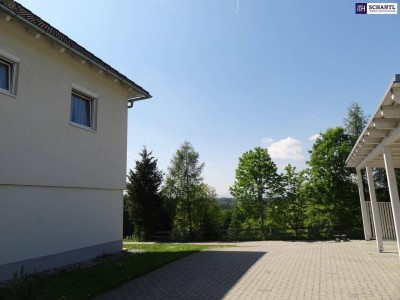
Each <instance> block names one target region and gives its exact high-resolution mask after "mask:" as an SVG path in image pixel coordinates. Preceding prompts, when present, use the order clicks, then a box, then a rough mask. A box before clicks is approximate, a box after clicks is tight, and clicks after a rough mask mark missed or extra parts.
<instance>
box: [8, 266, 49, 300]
mask: <svg viewBox="0 0 400 300" xmlns="http://www.w3.org/2000/svg"><path fill="white" fill-rule="evenodd" d="M44 287H45V286H44V282H43V280H41V279H40V278H38V277H37V276H36V274H33V275H31V274H28V273H27V272H25V270H24V266H22V267H21V269H20V270H19V272H15V273H14V275H13V280H12V284H11V297H12V299H15V300H35V299H40V298H41V296H42V294H43V291H44Z"/></svg>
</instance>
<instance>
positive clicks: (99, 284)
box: [0, 244, 229, 300]
mask: <svg viewBox="0 0 400 300" xmlns="http://www.w3.org/2000/svg"><path fill="white" fill-rule="evenodd" d="M124 247H125V248H128V249H138V250H141V251H143V253H136V254H134V255H130V256H117V257H113V258H110V259H109V260H107V261H106V262H103V263H100V264H98V265H96V266H92V267H88V268H85V269H79V270H72V271H66V272H61V273H58V274H55V275H52V276H49V277H46V278H44V279H43V284H44V289H43V293H42V294H43V295H42V297H40V299H51V300H54V299H90V298H92V297H94V296H98V295H100V294H103V293H105V292H107V291H109V290H111V289H113V288H116V287H118V286H120V285H122V284H124V283H127V282H129V281H131V280H132V279H134V278H136V277H139V276H141V275H143V274H146V273H148V272H150V271H152V270H154V269H157V268H159V267H161V266H163V265H166V264H168V263H170V262H172V261H174V260H177V259H179V258H181V257H183V256H186V255H188V254H191V253H194V252H198V251H202V250H205V249H210V248H219V247H229V245H224V246H221V245H196V244H134V245H124ZM10 295H11V291H10V288H8V289H3V290H0V299H3V298H4V299H11V296H10Z"/></svg>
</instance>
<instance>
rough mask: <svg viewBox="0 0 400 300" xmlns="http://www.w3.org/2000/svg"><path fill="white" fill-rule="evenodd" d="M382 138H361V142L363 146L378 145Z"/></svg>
mask: <svg viewBox="0 0 400 300" xmlns="http://www.w3.org/2000/svg"><path fill="white" fill-rule="evenodd" d="M381 140H382V138H378V137H371V136H368V135H366V136H364V138H363V142H364V143H365V144H376V145H377V144H379V143H380V142H381Z"/></svg>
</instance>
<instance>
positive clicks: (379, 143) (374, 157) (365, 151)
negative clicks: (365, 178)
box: [346, 74, 400, 169]
mask: <svg viewBox="0 0 400 300" xmlns="http://www.w3.org/2000/svg"><path fill="white" fill-rule="evenodd" d="M399 120H400V75H399V74H396V75H394V77H393V79H392V81H391V82H390V84H389V86H388V88H387V89H386V92H385V94H384V95H383V97H382V100H381V101H380V102H379V105H378V107H377V108H376V110H375V112H374V114H373V115H372V116H371V118H370V119H369V121H368V123H367V126H366V127H365V128H364V130H363V132H362V133H361V135H360V136H359V138H358V140H357V142H356V144H355V145H354V147H353V149H352V151H351V153H350V155H349V157H348V158H347V160H346V165H347V167H353V168H357V169H360V168H363V167H365V166H366V164H367V162H369V163H370V165H371V167H376V168H383V167H384V160H383V147H389V148H391V150H392V155H393V163H394V166H395V167H397V168H398V167H400V122H399Z"/></svg>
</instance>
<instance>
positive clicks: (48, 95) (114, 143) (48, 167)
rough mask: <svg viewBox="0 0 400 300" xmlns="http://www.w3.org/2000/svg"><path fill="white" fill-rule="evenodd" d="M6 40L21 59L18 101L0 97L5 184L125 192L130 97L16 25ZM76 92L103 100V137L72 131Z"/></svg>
mask: <svg viewBox="0 0 400 300" xmlns="http://www.w3.org/2000/svg"><path fill="white" fill-rule="evenodd" d="M0 36H1V39H0V49H1V50H3V51H6V52H8V53H10V54H12V55H14V56H16V57H18V58H19V59H20V64H19V76H18V88H17V97H12V96H8V95H6V94H3V93H0V113H1V118H0V137H1V140H2V143H1V146H0V157H1V168H0V183H2V184H4V183H7V184H23V185H46V186H72V187H76V186H80V187H101V188H110V189H123V188H124V185H125V175H126V174H125V170H126V136H127V108H126V107H127V99H128V93H127V90H126V89H124V88H122V87H121V86H120V85H119V84H116V83H114V82H113V81H112V80H110V79H108V78H106V76H105V75H104V73H103V74H99V73H98V72H96V71H95V70H93V69H92V68H91V67H90V66H89V65H88V64H84V65H81V64H80V62H79V61H78V60H74V59H73V58H72V57H71V55H69V54H67V53H66V52H64V53H60V52H59V51H58V50H57V49H55V48H52V47H51V46H50V43H49V42H48V41H47V40H46V38H40V39H35V38H34V37H32V36H30V35H29V34H28V33H26V32H25V31H24V30H23V28H22V27H20V26H18V25H16V24H15V22H13V21H11V22H8V23H7V22H4V21H2V22H0ZM73 84H76V85H78V86H81V87H83V88H85V89H87V90H89V91H92V92H93V93H95V94H97V95H98V101H97V132H91V131H88V130H84V129H81V128H77V127H74V126H71V125H70V124H69V120H70V110H71V90H72V85H73Z"/></svg>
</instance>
